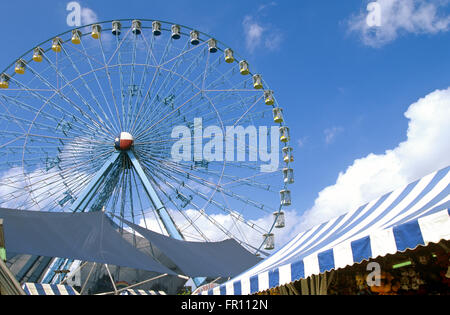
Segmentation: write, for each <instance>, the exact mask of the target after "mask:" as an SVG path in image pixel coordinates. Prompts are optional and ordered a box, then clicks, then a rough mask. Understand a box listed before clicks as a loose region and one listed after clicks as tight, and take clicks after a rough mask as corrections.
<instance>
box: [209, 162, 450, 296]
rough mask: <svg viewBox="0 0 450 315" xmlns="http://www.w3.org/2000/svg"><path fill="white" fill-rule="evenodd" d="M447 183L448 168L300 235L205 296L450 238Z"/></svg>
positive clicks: (241, 291)
mask: <svg viewBox="0 0 450 315" xmlns="http://www.w3.org/2000/svg"><path fill="white" fill-rule="evenodd" d="M449 184H450V166H449V167H447V168H445V169H443V170H440V171H437V172H434V173H432V174H430V175H427V176H425V177H423V178H421V179H420V180H418V181H415V182H414V183H411V184H409V185H406V186H404V187H401V188H400V189H397V190H395V191H393V192H391V193H389V194H386V195H384V196H382V197H380V198H378V199H376V200H373V201H372V202H370V203H368V204H366V205H364V206H361V207H359V208H358V209H356V210H354V211H351V212H348V213H347V214H345V215H342V216H340V217H338V218H335V219H333V220H331V221H329V222H326V223H323V224H320V225H318V226H315V227H313V228H312V229H310V230H308V231H305V232H303V233H300V234H298V235H297V236H296V237H295V238H294V239H293V240H291V241H290V242H289V243H287V244H286V245H285V246H284V247H283V248H282V249H280V250H279V251H278V252H276V253H275V254H273V255H272V256H270V257H269V258H267V259H266V260H264V261H262V262H261V263H259V264H257V265H256V266H254V267H252V268H250V269H249V270H247V271H246V272H244V273H242V274H241V275H239V276H237V277H235V278H234V279H232V280H230V281H228V282H226V283H225V284H223V285H221V286H219V287H216V288H214V289H213V290H210V291H209V292H206V293H205V294H215V295H247V294H253V293H256V292H260V291H264V290H267V289H270V288H274V287H277V286H280V285H283V284H286V283H290V282H292V281H296V280H299V279H304V278H307V277H309V276H311V275H317V274H320V273H323V272H326V271H330V270H333V269H339V268H344V267H346V266H350V265H353V264H355V263H360V262H362V261H363V260H368V259H370V258H375V257H378V256H385V255H387V254H395V253H396V252H399V251H400V252H403V251H405V250H407V249H414V248H416V247H417V246H419V245H427V244H429V243H431V242H433V243H438V242H439V241H441V240H443V239H444V240H449V239H450V216H449V208H450V185H449Z"/></svg>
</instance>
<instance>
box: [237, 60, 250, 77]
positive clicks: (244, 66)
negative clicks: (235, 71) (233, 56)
mask: <svg viewBox="0 0 450 315" xmlns="http://www.w3.org/2000/svg"><path fill="white" fill-rule="evenodd" d="M239 72H240V73H241V74H242V75H247V74H250V68H249V66H248V62H247V61H245V60H242V61H241V62H239Z"/></svg>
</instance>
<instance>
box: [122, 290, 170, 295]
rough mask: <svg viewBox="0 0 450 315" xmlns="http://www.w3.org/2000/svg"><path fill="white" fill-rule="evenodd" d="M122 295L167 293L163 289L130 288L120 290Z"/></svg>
mask: <svg viewBox="0 0 450 315" xmlns="http://www.w3.org/2000/svg"><path fill="white" fill-rule="evenodd" d="M120 295H166V293H165V292H163V291H153V290H130V289H128V290H124V291H122V292H120Z"/></svg>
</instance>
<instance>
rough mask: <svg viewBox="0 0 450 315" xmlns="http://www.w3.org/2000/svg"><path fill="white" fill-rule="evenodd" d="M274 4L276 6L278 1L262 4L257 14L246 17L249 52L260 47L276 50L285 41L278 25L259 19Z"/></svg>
mask: <svg viewBox="0 0 450 315" xmlns="http://www.w3.org/2000/svg"><path fill="white" fill-rule="evenodd" d="M273 6H276V2H270V3H268V4H263V5H260V6H259V7H258V9H257V10H256V14H254V15H246V16H245V17H244V20H243V22H242V25H243V27H244V35H245V43H246V48H247V50H248V51H249V52H254V51H255V50H256V49H258V48H265V49H268V50H270V51H275V50H277V49H278V48H279V47H280V45H281V43H282V41H283V35H282V33H281V32H280V31H279V30H278V29H277V28H276V27H274V26H272V25H270V24H268V23H262V22H261V21H260V20H259V19H258V17H260V16H265V15H266V12H267V11H268V10H269V9H270V8H271V7H273Z"/></svg>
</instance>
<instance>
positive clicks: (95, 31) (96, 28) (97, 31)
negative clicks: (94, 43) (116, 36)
mask: <svg viewBox="0 0 450 315" xmlns="http://www.w3.org/2000/svg"><path fill="white" fill-rule="evenodd" d="M91 36H92V38H94V39H99V38H100V37H101V36H102V27H101V26H100V25H99V24H94V25H92V32H91Z"/></svg>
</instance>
